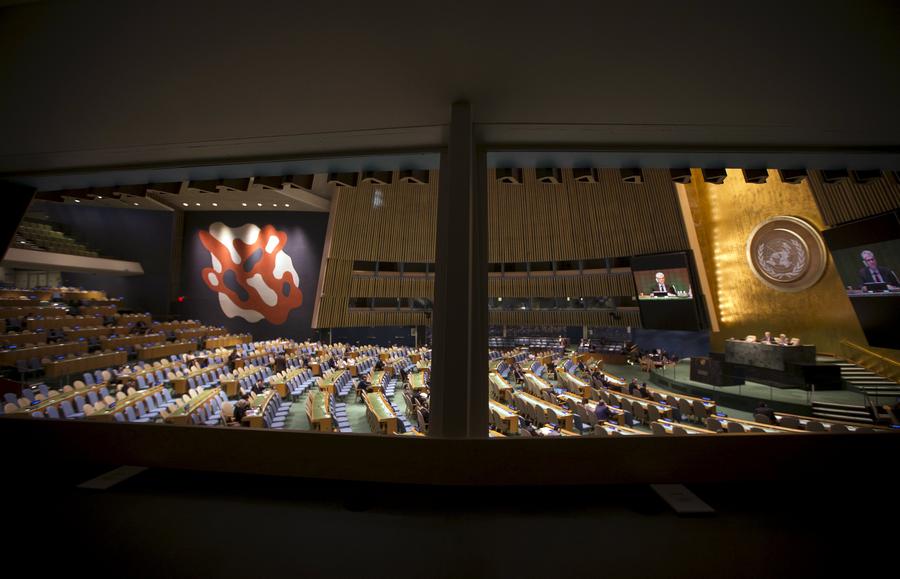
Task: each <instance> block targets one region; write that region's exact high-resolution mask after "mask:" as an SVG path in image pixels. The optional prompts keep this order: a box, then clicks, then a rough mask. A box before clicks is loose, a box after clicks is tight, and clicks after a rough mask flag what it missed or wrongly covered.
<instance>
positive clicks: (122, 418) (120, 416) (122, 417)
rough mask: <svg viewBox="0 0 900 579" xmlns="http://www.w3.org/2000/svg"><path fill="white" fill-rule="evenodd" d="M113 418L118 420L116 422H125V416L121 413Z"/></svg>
mask: <svg viewBox="0 0 900 579" xmlns="http://www.w3.org/2000/svg"><path fill="white" fill-rule="evenodd" d="M113 418H115V419H116V422H122V423H124V422H125V416H123V415H122V413H121V412H116V413H115V414H113Z"/></svg>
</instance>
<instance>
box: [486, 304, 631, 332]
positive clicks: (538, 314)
mask: <svg viewBox="0 0 900 579" xmlns="http://www.w3.org/2000/svg"><path fill="white" fill-rule="evenodd" d="M488 317H489V318H490V323H491V325H494V326H581V325H587V326H608V327H622V328H624V327H626V326H631V327H635V328H639V327H640V326H641V317H640V312H639V311H638V309H637V308H619V309H618V310H617V311H616V312H614V313H613V312H607V311H600V310H586V311H578V310H574V311H572V310H491V311H490V312H488Z"/></svg>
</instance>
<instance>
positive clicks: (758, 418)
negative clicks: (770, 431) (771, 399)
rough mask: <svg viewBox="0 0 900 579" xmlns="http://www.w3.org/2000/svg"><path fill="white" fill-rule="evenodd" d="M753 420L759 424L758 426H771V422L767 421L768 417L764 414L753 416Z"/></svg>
mask: <svg viewBox="0 0 900 579" xmlns="http://www.w3.org/2000/svg"><path fill="white" fill-rule="evenodd" d="M753 420H754V421H755V422H759V423H760V424H772V421H771V420H769V417H768V416H766V415H765V414H754V415H753Z"/></svg>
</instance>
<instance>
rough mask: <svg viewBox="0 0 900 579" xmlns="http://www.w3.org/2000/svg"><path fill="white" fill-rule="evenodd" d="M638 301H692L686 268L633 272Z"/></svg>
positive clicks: (689, 275) (689, 278)
mask: <svg viewBox="0 0 900 579" xmlns="http://www.w3.org/2000/svg"><path fill="white" fill-rule="evenodd" d="M632 273H633V274H634V286H635V288H637V291H638V299H639V300H658V299H665V300H692V299H694V294H693V292H692V291H691V274H690V272H689V271H688V269H687V268H686V267H678V268H675V269H670V268H665V269H659V270H657V271H654V270H652V269H648V270H644V271H633V272H632Z"/></svg>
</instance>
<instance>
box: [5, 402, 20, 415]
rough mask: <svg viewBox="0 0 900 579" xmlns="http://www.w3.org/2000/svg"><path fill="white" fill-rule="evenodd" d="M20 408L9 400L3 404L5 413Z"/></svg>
mask: <svg viewBox="0 0 900 579" xmlns="http://www.w3.org/2000/svg"><path fill="white" fill-rule="evenodd" d="M18 409H19V407H18V406H16V405H15V404H13V403H12V402H7V403H6V404H4V405H3V413H4V414H12V413H13V412H15V411H17V410H18Z"/></svg>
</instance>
